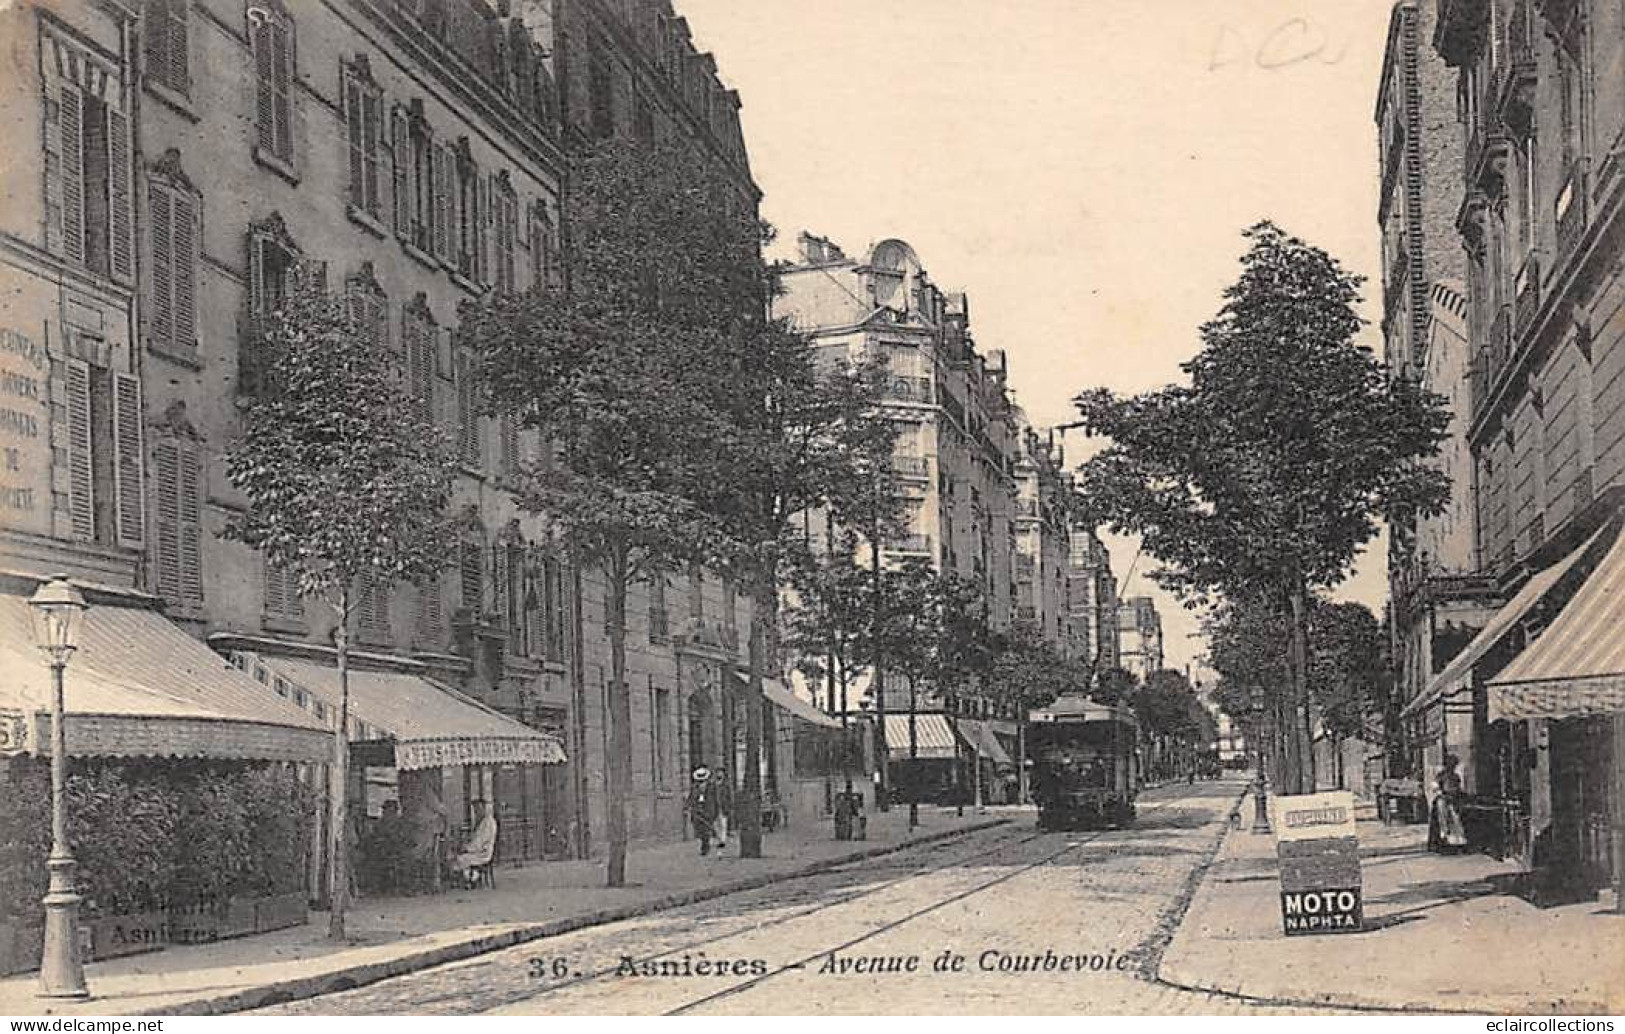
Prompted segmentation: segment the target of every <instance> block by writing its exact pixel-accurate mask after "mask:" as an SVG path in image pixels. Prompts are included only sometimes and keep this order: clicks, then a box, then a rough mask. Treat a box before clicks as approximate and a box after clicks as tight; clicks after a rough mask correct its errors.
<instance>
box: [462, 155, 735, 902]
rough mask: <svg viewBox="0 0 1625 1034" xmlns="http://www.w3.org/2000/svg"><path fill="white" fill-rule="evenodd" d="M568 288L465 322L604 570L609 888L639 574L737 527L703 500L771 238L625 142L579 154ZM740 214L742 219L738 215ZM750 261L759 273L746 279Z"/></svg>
mask: <svg viewBox="0 0 1625 1034" xmlns="http://www.w3.org/2000/svg"><path fill="white" fill-rule="evenodd" d="M568 183H569V188H568V190H567V192H566V194H565V200H564V204H565V216H566V218H565V222H566V224H567V225H568V226H569V227H570V230H571V237H570V256H569V262H568V265H569V268H570V271H571V276H570V282H569V284H568V285H567V286H564V285H551V286H547V287H543V288H538V289H534V290H531V291H529V292H528V293H525V294H522V295H503V296H490V297H487V298H485V299H483V300H482V301H481V302H480V303H479V304H477V305H466V306H465V307H464V310H463V312H462V321H461V326H460V327H459V329H458V339H459V341H460V342H463V343H466V344H467V345H469V346H471V347H472V348H474V349H475V351H476V352H477V353H478V354H479V355H480V357H481V359H480V369H481V371H482V373H483V377H484V382H485V384H486V387H487V391H488V393H489V396H490V400H491V405H492V406H493V408H495V409H497V410H499V411H502V412H506V413H509V414H511V415H512V418H513V419H515V420H516V421H518V423H519V425H520V426H522V427H527V428H532V429H535V430H536V431H538V432H539V433H540V434H541V436H542V437H543V438H544V439H545V440H546V441H548V442H549V443H550V446H549V448H550V451H551V455H550V457H549V459H548V461H547V462H544V463H542V464H539V465H536V466H534V467H533V468H532V469H529V470H527V471H525V472H524V475H523V485H522V490H521V492H520V493H519V502H520V505H521V506H522V507H523V508H525V509H526V510H528V511H531V512H535V513H541V514H545V515H546V516H547V517H548V518H549V519H550V520H551V521H552V522H553V524H554V526H555V527H556V528H557V529H558V530H559V531H560V533H561V534H562V536H563V538H564V539H565V541H566V542H567V543H568V545H569V546H570V548H571V550H572V552H573V554H574V556H575V557H576V560H577V563H578V564H590V565H594V566H596V567H598V568H599V570H600V571H602V573H603V576H604V579H605V583H606V591H607V594H608V607H607V616H608V629H607V631H608V636H609V642H610V686H609V712H608V716H607V718H608V726H609V755H608V758H607V759H606V774H607V780H606V782H607V798H608V803H607V811H608V814H607V816H606V823H605V825H606V827H607V840H608V848H609V850H608V863H607V866H606V881H607V883H608V885H609V886H612V887H618V886H622V885H624V883H625V881H626V847H627V817H626V815H627V812H626V809H627V802H628V798H629V796H630V794H631V764H632V718H631V695H630V691H629V688H628V686H627V681H626V598H627V590H628V587H629V585H630V584H631V583H632V582H633V581H634V580H636V579H638V578H640V577H643V576H645V575H648V574H652V573H655V572H658V571H660V570H662V569H665V568H668V567H671V566H675V565H679V564H681V563H684V562H689V561H697V560H702V559H704V558H706V557H708V556H711V555H713V554H714V553H715V552H716V551H717V550H718V548H719V543H720V542H721V541H722V535H723V531H724V529H723V528H722V527H721V525H720V524H719V523H718V522H717V521H716V520H714V519H713V518H712V517H711V516H710V515H709V514H708V513H707V512H706V511H705V510H704V509H703V508H702V507H701V506H700V505H699V504H698V503H697V502H696V500H697V498H699V497H700V496H701V495H702V494H703V493H704V492H705V491H707V490H708V489H707V488H706V486H707V485H708V484H710V483H711V482H712V481H713V480H714V478H715V477H716V476H717V470H716V467H715V465H714V464H713V462H712V459H711V457H712V452H713V449H714V447H715V443H716V442H717V441H718V440H721V439H722V438H723V437H725V434H726V425H725V423H724V421H723V419H722V416H721V414H719V411H718V410H717V409H716V407H715V405H714V403H715V401H716V395H717V392H718V391H719V390H721V389H722V388H723V387H724V386H726V385H727V384H729V383H731V382H732V378H733V376H734V371H733V370H732V369H731V368H730V367H729V365H728V357H727V355H726V354H725V352H724V351H723V350H721V349H718V348H716V347H715V342H716V340H717V339H718V337H719V336H720V335H721V334H723V333H724V332H725V331H726V330H727V328H728V326H729V325H731V323H732V322H733V318H734V315H735V314H737V313H738V312H739V311H740V310H741V307H742V303H741V301H740V295H741V293H743V295H744V298H745V303H746V304H745V306H744V307H745V308H748V307H749V303H750V302H751V300H752V299H755V298H758V297H759V296H760V290H759V286H758V285H757V284H756V283H755V282H754V281H753V279H752V277H751V259H750V256H752V255H754V254H755V252H756V250H757V247H758V242H759V239H760V228H759V226H758V225H757V223H756V222H755V220H754V217H753V216H751V215H750V214H749V212H748V211H746V209H748V206H743V207H739V206H735V207H730V206H729V205H725V204H722V203H720V196H721V194H720V192H721V191H725V190H727V189H728V187H727V185H726V184H723V183H720V182H719V181H718V179H717V178H716V174H715V173H714V172H712V171H711V170H710V169H709V168H708V167H707V166H706V164H705V163H704V162H703V161H702V160H700V159H699V158H698V157H696V156H695V155H694V154H692V153H691V152H690V151H688V150H687V149H685V148H682V147H679V146H675V145H673V146H662V147H657V148H655V147H650V148H645V147H638V146H634V145H632V144H629V143H626V142H623V141H618V140H610V141H603V142H599V143H596V144H592V145H583V146H582V147H581V148H579V149H578V150H577V151H575V152H574V153H573V154H572V156H571V167H570V177H569V180H568ZM730 213H733V214H731V215H730ZM741 267H744V271H743V272H742V271H741Z"/></svg>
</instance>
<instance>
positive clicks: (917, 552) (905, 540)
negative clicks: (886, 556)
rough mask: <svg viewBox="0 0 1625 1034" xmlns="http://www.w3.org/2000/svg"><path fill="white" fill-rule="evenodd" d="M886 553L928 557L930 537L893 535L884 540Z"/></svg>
mask: <svg viewBox="0 0 1625 1034" xmlns="http://www.w3.org/2000/svg"><path fill="white" fill-rule="evenodd" d="M886 551H887V552H889V553H906V554H909V555H911V556H929V555H930V554H931V536H929V535H894V536H892V537H891V538H889V539H887V540H886Z"/></svg>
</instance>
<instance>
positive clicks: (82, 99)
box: [42, 35, 135, 283]
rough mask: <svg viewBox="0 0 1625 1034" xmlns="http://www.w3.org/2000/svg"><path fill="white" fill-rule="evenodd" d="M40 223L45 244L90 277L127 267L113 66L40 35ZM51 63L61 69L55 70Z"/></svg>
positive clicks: (125, 127)
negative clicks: (46, 50)
mask: <svg viewBox="0 0 1625 1034" xmlns="http://www.w3.org/2000/svg"><path fill="white" fill-rule="evenodd" d="M42 45H43V46H47V47H51V48H54V49H55V51H56V53H55V55H54V57H53V58H49V59H47V61H46V67H47V68H48V69H50V71H48V73H47V76H46V84H45V178H46V206H47V208H46V226H47V239H48V242H49V246H50V250H51V251H52V252H54V253H55V254H57V255H59V256H61V257H62V258H64V259H66V260H67V261H68V262H70V263H72V264H74V265H76V266H79V267H81V268H83V269H85V270H88V271H89V272H91V273H94V274H96V275H98V276H103V277H110V278H112V279H114V280H117V281H120V282H121V283H129V282H130V280H131V278H132V276H133V274H134V271H135V255H134V251H135V246H134V237H133V233H134V217H133V213H132V210H131V209H132V205H131V197H130V128H129V119H128V118H127V117H126V116H125V114H124V112H123V111H122V110H120V109H119V108H118V107H116V106H115V103H114V101H113V99H112V98H113V97H114V96H116V95H117V93H118V84H119V82H120V81H121V79H122V73H121V70H120V69H119V68H118V67H117V66H115V65H110V64H106V63H103V62H101V61H100V60H98V59H96V58H93V57H92V56H91V55H90V53H89V52H88V51H85V50H82V49H80V48H78V47H77V46H75V45H73V44H71V43H68V42H66V41H64V40H58V39H56V38H54V37H51V36H49V35H48V36H47V38H46V39H45V40H43V41H42ZM57 69H62V70H63V71H61V72H60V73H59V72H58V71H57Z"/></svg>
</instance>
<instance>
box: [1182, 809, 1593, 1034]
mask: <svg viewBox="0 0 1625 1034" xmlns="http://www.w3.org/2000/svg"><path fill="white" fill-rule="evenodd" d="M1248 792H1250V791H1244V792H1243V793H1242V795H1241V797H1239V798H1238V799H1237V801H1236V809H1238V810H1239V809H1240V808H1241V806H1242V804H1243V802H1245V801H1246V799H1247V795H1248ZM1236 832H1238V829H1237V828H1236V827H1233V826H1230V825H1228V824H1227V825H1226V826H1225V828H1224V829H1223V831H1222V832H1221V833H1220V835H1219V837H1218V840H1217V841H1216V842H1215V843H1214V845H1213V850H1212V853H1211V854H1209V855H1208V857H1207V859H1206V860H1205V861H1204V862H1203V863H1202V864H1201V865H1200V866H1198V867H1197V869H1196V870H1195V873H1196V881H1195V886H1194V889H1193V892H1192V893H1191V894H1190V896H1189V900H1188V902H1187V903H1186V906H1185V909H1184V910H1183V911H1182V912H1181V913H1180V914H1179V917H1178V925H1176V926H1175V928H1174V935H1173V937H1171V938H1170V939H1169V941H1168V943H1167V944H1165V945H1164V946H1163V948H1162V952H1161V955H1160V957H1159V958H1158V959H1157V963H1156V970H1155V973H1154V974H1152V976H1153V978H1154V979H1155V980H1156V982H1157V983H1159V984H1163V985H1165V986H1168V987H1172V988H1175V989H1177V990H1181V991H1196V992H1202V993H1206V994H1216V995H1223V996H1224V997H1226V998H1232V999H1236V1000H1238V1001H1244V1002H1251V1003H1254V1004H1257V1005H1278V1006H1288V1007H1295V1008H1305V1009H1349V1010H1357V1011H1361V1012H1380V1013H1430V1014H1436V1015H1451V1014H1459V1015H1465V1016H1478V1015H1495V1014H1504V1015H1532V1014H1534V1013H1537V1012H1549V1013H1555V1014H1558V1015H1604V1014H1606V1013H1608V1012H1609V1010H1608V1009H1607V1008H1606V1007H1604V1006H1603V1005H1602V1004H1601V1003H1589V1002H1580V1003H1576V1002H1565V1003H1557V1002H1528V1001H1525V1002H1508V1001H1495V1000H1493V999H1478V1000H1475V1001H1455V1002H1450V1003H1448V1004H1444V1003H1440V1002H1438V1001H1426V1002H1395V1001H1392V1000H1380V999H1376V998H1367V997H1365V996H1362V995H1358V994H1348V993H1335V994H1317V993H1314V992H1307V993H1306V992H1301V991H1292V990H1281V991H1274V992H1263V991H1259V990H1258V989H1256V988H1255V989H1253V990H1247V989H1246V988H1244V987H1242V986H1241V985H1239V984H1237V985H1234V986H1232V985H1230V984H1227V983H1224V982H1221V981H1217V980H1211V979H1205V978H1203V977H1201V976H1200V975H1198V974H1194V973H1190V972H1187V971H1186V968H1185V967H1184V966H1182V965H1178V964H1174V965H1169V964H1168V962H1167V955H1168V949H1169V948H1172V947H1173V944H1174V941H1176V940H1178V938H1179V935H1180V934H1181V933H1183V932H1184V928H1185V921H1186V920H1187V919H1188V918H1189V917H1190V914H1191V913H1192V912H1194V911H1196V909H1197V906H1198V905H1201V904H1205V903H1206V901H1207V899H1208V898H1210V897H1211V896H1212V895H1213V894H1214V893H1216V891H1214V890H1213V889H1212V888H1213V886H1214V885H1213V884H1211V883H1209V882H1208V878H1207V877H1208V873H1209V872H1210V871H1211V870H1212V868H1213V863H1214V861H1215V860H1216V859H1217V858H1218V856H1219V853H1220V852H1221V851H1222V850H1223V849H1224V845H1225V844H1226V843H1227V842H1228V841H1229V839H1230V836H1231V834H1233V833H1236Z"/></svg>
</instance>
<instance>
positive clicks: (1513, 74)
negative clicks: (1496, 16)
mask: <svg viewBox="0 0 1625 1034" xmlns="http://www.w3.org/2000/svg"><path fill="white" fill-rule="evenodd" d="M1535 24H1536V17H1535V12H1534V10H1533V9H1532V8H1531V6H1530V4H1529V0H1523V2H1522V3H1519V4H1518V5H1517V6H1516V7H1515V8H1514V9H1513V11H1512V15H1511V17H1509V18H1508V19H1507V23H1506V30H1505V31H1506V36H1505V38H1504V40H1503V41H1502V42H1503V46H1502V54H1503V55H1504V56H1503V58H1502V61H1501V64H1500V67H1498V68H1497V69H1496V72H1495V89H1494V93H1493V97H1494V100H1495V110H1496V112H1497V113H1498V114H1499V115H1500V117H1501V121H1502V122H1504V123H1505V124H1506V127H1507V128H1508V129H1509V130H1511V131H1512V134H1513V135H1514V136H1516V137H1518V138H1519V139H1522V138H1524V137H1527V136H1528V135H1529V132H1530V130H1531V129H1532V128H1533V118H1534V112H1535V81H1536V78H1537V71H1536V64H1535V40H1536V38H1537V37H1536V34H1535Z"/></svg>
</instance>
